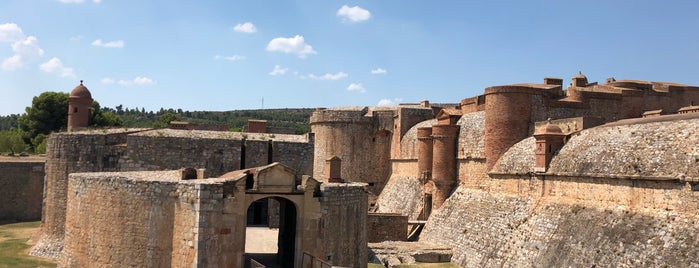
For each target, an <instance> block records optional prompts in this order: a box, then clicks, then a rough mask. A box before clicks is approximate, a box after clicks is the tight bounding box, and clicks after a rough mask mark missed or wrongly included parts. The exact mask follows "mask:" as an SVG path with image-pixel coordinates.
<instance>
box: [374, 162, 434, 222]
mask: <svg viewBox="0 0 699 268" xmlns="http://www.w3.org/2000/svg"><path fill="white" fill-rule="evenodd" d="M391 164H392V170H393V173H392V174H391V178H390V179H389V180H388V183H387V184H386V187H384V190H383V192H381V195H380V196H379V198H378V199H377V201H376V206H375V212H377V213H397V214H401V215H407V216H408V217H409V218H410V219H411V220H413V219H417V218H418V216H419V215H420V212H421V210H422V202H423V201H422V198H423V197H422V183H421V182H420V180H419V178H418V176H417V175H418V166H417V160H410V161H408V160H400V161H396V160H394V161H392V163H391Z"/></svg>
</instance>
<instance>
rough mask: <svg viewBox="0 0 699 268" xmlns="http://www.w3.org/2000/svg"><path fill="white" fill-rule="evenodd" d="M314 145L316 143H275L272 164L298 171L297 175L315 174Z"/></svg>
mask: <svg viewBox="0 0 699 268" xmlns="http://www.w3.org/2000/svg"><path fill="white" fill-rule="evenodd" d="M313 145H314V142H313V141H310V142H307V143H303V142H284V141H274V143H273V144H272V148H273V149H272V150H273V158H272V162H279V163H282V164H283V165H285V166H287V167H290V168H293V169H294V170H296V175H297V176H298V177H301V175H311V174H313V150H314V148H313Z"/></svg>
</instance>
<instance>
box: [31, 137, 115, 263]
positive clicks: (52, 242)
mask: <svg viewBox="0 0 699 268" xmlns="http://www.w3.org/2000/svg"><path fill="white" fill-rule="evenodd" d="M111 135H112V136H114V135H116V134H114V133H111ZM107 137H108V135H107V134H105V133H98V132H78V133H70V134H69V133H55V134H52V135H50V136H49V137H48V140H47V144H46V166H45V172H46V177H45V181H44V202H43V205H44V207H43V210H42V237H41V239H40V240H39V241H38V242H37V244H36V245H35V246H34V247H33V248H32V251H31V254H32V255H35V256H42V257H49V258H58V254H59V253H60V251H61V248H62V245H63V244H62V241H63V234H64V226H65V212H66V194H67V192H66V191H67V189H68V174H69V173H76V172H94V171H102V169H103V167H104V165H105V163H110V162H109V161H110V158H105V157H104V156H114V155H119V153H120V148H119V147H117V146H112V145H109V144H108V141H112V140H114V139H116V138H112V139H107ZM116 140H118V139H116Z"/></svg>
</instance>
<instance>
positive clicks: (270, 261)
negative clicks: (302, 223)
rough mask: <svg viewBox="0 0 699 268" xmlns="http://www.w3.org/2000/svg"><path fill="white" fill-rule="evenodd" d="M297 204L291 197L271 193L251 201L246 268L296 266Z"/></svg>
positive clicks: (247, 230)
mask: <svg viewBox="0 0 699 268" xmlns="http://www.w3.org/2000/svg"><path fill="white" fill-rule="evenodd" d="M297 216H298V211H297V207H296V205H295V204H294V202H292V201H291V200H289V199H286V198H284V197H281V196H270V197H263V198H260V199H257V200H255V201H253V202H252V203H250V205H249V206H248V208H247V212H246V236H245V258H246V261H245V263H246V265H247V267H256V266H254V264H255V263H256V262H257V263H259V264H262V265H264V266H265V267H294V263H295V258H294V257H295V249H296V245H295V244H296V232H297V228H296V227H297Z"/></svg>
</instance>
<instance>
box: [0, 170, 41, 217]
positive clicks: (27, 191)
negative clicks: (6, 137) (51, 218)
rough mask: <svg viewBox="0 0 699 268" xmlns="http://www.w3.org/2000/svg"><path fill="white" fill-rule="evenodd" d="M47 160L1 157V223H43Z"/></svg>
mask: <svg viewBox="0 0 699 268" xmlns="http://www.w3.org/2000/svg"><path fill="white" fill-rule="evenodd" d="M45 161H46V160H45V158H44V157H28V158H25V157H22V158H15V157H0V221H31V220H39V219H41V202H42V197H43V195H42V193H43V189H44V162H45Z"/></svg>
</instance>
